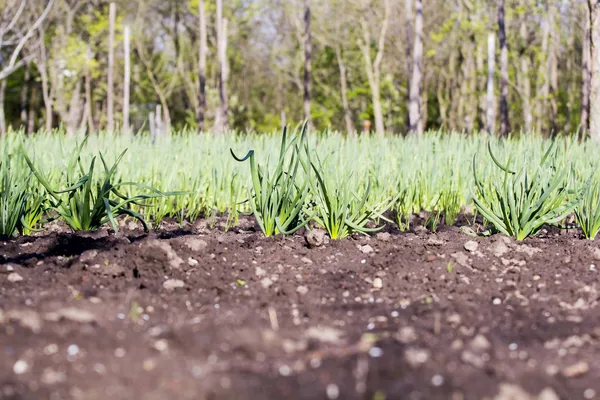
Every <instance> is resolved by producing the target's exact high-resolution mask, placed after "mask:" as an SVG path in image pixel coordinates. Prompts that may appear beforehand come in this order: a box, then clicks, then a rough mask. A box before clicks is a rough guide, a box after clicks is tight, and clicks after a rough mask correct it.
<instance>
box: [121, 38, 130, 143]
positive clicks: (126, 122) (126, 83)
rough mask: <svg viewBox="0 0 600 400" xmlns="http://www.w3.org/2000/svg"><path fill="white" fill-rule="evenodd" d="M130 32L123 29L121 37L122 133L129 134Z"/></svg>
mask: <svg viewBox="0 0 600 400" xmlns="http://www.w3.org/2000/svg"><path fill="white" fill-rule="evenodd" d="M130 35H131V30H130V29H129V27H128V26H126V27H125V32H124V36H123V52H124V54H123V57H124V64H125V65H124V76H123V132H124V133H129V131H130V127H129V90H130V85H131V55H130V53H131V45H130Z"/></svg>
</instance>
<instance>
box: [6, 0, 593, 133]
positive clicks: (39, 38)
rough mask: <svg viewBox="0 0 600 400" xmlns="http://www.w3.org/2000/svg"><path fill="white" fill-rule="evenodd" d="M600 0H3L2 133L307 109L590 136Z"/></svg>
mask: <svg viewBox="0 0 600 400" xmlns="http://www.w3.org/2000/svg"><path fill="white" fill-rule="evenodd" d="M599 10H600V1H596V0H594V1H592V0H589V1H588V0H118V1H115V2H112V3H109V2H107V1H102V0H44V1H42V0H0V131H1V132H5V131H6V130H7V129H9V128H10V127H12V128H13V129H18V128H19V127H24V129H26V130H27V131H29V132H33V131H36V130H38V129H50V128H55V127H59V126H62V127H63V128H64V129H65V131H67V132H68V133H73V132H75V131H77V130H79V129H87V131H88V132H93V131H97V130H104V129H105V130H113V129H121V130H125V131H136V130H138V129H141V128H144V129H151V130H153V131H158V132H159V133H166V132H169V131H170V130H179V129H182V128H184V127H189V128H191V129H194V130H206V131H209V130H210V131H215V132H222V131H225V130H226V129H234V130H238V131H245V130H256V131H272V130H276V129H279V128H280V127H281V126H282V125H284V124H285V123H286V122H292V123H293V122H297V121H300V120H303V119H308V120H310V121H311V123H312V125H313V126H314V127H315V128H316V129H327V128H331V129H334V130H340V131H346V132H350V133H352V132H355V131H362V130H363V129H368V130H372V131H374V132H377V133H378V134H383V133H384V132H395V133H406V132H411V131H412V132H417V133H419V132H422V131H424V130H428V129H443V130H448V131H465V132H472V131H479V130H487V131H491V132H497V133H499V134H501V135H505V134H507V133H508V132H511V131H515V132H519V131H523V132H533V131H536V132H541V133H544V134H563V133H573V132H585V131H587V130H588V128H589V126H590V125H589V124H590V98H592V100H593V99H594V95H595V93H596V92H598V95H599V96H600V90H594V88H595V85H594V82H595V81H598V80H600V77H598V79H595V76H594V79H592V72H593V71H592V70H593V66H594V65H592V64H593V63H592V62H591V60H593V59H594V58H593V57H592V56H593V55H594V54H595V53H594V52H593V51H592V47H594V46H593V44H595V42H594V40H593V39H594V38H593V37H594V35H591V32H595V31H594V30H591V29H590V26H593V25H594V23H595V19H594V18H596V19H598V24H599V28H600V18H598V17H597V16H596V17H595V14H598V15H600V11H599ZM590 21H591V22H590ZM596 30H598V29H596ZM596 36H600V32H599V33H598V34H597V35H596ZM599 40H600V37H599ZM593 53H594V54H593ZM596 58H597V57H596ZM598 70H599V71H600V67H598ZM596 85H597V84H596ZM599 100H600V98H599ZM591 104H595V102H593V101H592V103H591ZM592 114H594V113H593V107H592ZM591 131H595V130H594V129H593V127H592V130H591Z"/></svg>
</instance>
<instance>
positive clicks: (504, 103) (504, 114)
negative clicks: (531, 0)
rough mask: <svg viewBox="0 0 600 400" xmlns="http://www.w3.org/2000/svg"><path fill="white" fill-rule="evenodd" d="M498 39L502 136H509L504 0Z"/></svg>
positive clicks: (499, 0)
mask: <svg viewBox="0 0 600 400" xmlns="http://www.w3.org/2000/svg"><path fill="white" fill-rule="evenodd" d="M498 39H499V44H500V135H501V136H508V134H509V132H510V120H509V118H508V43H507V41H506V27H505V21H504V0H498Z"/></svg>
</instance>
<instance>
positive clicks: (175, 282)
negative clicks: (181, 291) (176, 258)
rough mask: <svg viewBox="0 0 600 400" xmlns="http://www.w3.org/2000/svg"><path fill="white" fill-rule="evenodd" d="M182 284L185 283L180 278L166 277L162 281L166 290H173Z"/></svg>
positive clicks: (182, 285)
mask: <svg viewBox="0 0 600 400" xmlns="http://www.w3.org/2000/svg"><path fill="white" fill-rule="evenodd" d="M184 286H185V283H184V282H183V281H182V280H181V279H167V280H166V281H164V282H163V288H165V289H167V290H174V289H178V288H182V287H184Z"/></svg>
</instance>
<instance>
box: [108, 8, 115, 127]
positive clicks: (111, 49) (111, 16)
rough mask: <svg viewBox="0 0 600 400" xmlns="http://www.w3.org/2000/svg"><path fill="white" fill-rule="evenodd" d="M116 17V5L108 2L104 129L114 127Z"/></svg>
mask: <svg viewBox="0 0 600 400" xmlns="http://www.w3.org/2000/svg"><path fill="white" fill-rule="evenodd" d="M116 17H117V5H116V4H115V3H110V5H109V7H108V23H109V33H108V71H107V75H106V76H107V88H106V118H107V123H106V129H107V130H108V131H113V130H114V129H115V119H114V118H115V117H114V107H115V97H114V77H113V72H114V67H115V20H116Z"/></svg>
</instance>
